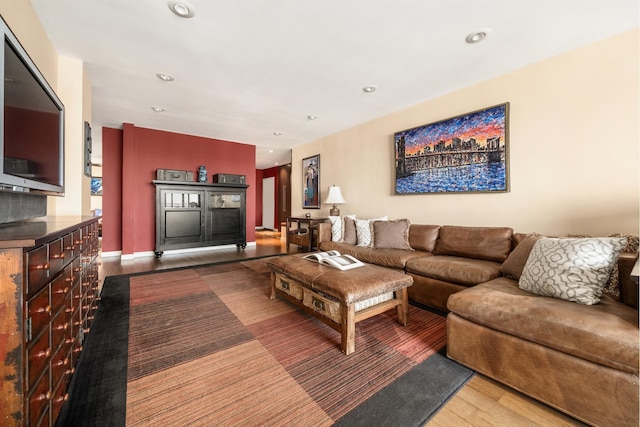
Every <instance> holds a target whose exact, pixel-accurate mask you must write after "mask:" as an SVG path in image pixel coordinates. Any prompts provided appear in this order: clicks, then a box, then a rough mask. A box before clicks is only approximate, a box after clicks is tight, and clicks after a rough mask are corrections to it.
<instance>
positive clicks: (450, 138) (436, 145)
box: [394, 102, 509, 194]
mask: <svg viewBox="0 0 640 427" xmlns="http://www.w3.org/2000/svg"><path fill="white" fill-rule="evenodd" d="M508 125H509V103H508V102H507V103H504V104H500V105H495V106H493V107H488V108H485V109H482V110H478V111H473V112H471V113H467V114H463V115H460V116H456V117H452V118H450V119H446V120H442V121H439V122H435V123H431V124H427V125H424V126H419V127H416V128H412V129H407V130H403V131H400V132H396V134H395V135H394V144H395V152H396V154H395V170H396V177H395V192H396V194H423V193H488V192H508V191H509V167H508V166H509V155H508V154H509V128H508Z"/></svg>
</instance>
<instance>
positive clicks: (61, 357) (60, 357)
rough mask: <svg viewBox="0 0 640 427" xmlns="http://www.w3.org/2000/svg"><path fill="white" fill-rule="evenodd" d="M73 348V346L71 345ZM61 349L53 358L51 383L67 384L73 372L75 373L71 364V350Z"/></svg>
mask: <svg viewBox="0 0 640 427" xmlns="http://www.w3.org/2000/svg"><path fill="white" fill-rule="evenodd" d="M69 348H71V346H69ZM62 350H63V349H60V351H59V352H58V353H56V354H55V355H54V356H53V359H51V384H58V383H59V382H61V381H62V382H63V383H64V384H67V383H68V381H69V378H70V375H71V373H73V367H72V366H71V355H70V354H69V352H64V351H62Z"/></svg>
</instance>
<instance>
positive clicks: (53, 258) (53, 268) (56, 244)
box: [48, 238, 66, 277]
mask: <svg viewBox="0 0 640 427" xmlns="http://www.w3.org/2000/svg"><path fill="white" fill-rule="evenodd" d="M48 246H49V277H53V276H55V275H56V274H58V272H59V271H60V270H62V267H64V265H65V258H66V255H65V252H64V249H63V248H62V238H60V239H56V240H54V241H53V242H51V243H49V245H48Z"/></svg>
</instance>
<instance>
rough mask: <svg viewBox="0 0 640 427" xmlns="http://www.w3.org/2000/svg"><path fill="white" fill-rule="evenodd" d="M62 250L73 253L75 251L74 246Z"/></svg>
mask: <svg viewBox="0 0 640 427" xmlns="http://www.w3.org/2000/svg"><path fill="white" fill-rule="evenodd" d="M64 250H65V251H75V250H76V247H75V245H71V246H65V247H64Z"/></svg>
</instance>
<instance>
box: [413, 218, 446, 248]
mask: <svg viewBox="0 0 640 427" xmlns="http://www.w3.org/2000/svg"><path fill="white" fill-rule="evenodd" d="M439 230H440V226H439V225H423V224H411V226H410V227H409V245H411V247H412V248H413V249H415V250H417V251H426V252H433V250H434V249H435V247H436V241H437V240H438V231H439Z"/></svg>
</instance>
